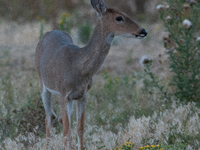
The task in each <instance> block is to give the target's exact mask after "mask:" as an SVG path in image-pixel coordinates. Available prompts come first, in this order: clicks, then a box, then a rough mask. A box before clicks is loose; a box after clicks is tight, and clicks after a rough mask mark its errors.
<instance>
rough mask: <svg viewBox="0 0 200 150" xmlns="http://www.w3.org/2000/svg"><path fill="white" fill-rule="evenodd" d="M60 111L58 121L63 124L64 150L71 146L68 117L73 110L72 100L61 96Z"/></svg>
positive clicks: (68, 149)
mask: <svg viewBox="0 0 200 150" xmlns="http://www.w3.org/2000/svg"><path fill="white" fill-rule="evenodd" d="M60 104H61V112H62V116H61V117H60V119H59V121H60V122H61V123H62V125H63V137H64V150H70V149H73V148H72V137H71V124H70V117H71V112H72V110H73V104H74V101H73V100H68V99H67V98H66V97H63V96H61V103H60Z"/></svg>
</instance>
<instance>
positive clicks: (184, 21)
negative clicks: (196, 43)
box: [183, 19, 192, 29]
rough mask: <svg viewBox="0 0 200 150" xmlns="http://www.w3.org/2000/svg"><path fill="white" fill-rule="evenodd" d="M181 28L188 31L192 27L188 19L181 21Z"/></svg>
mask: <svg viewBox="0 0 200 150" xmlns="http://www.w3.org/2000/svg"><path fill="white" fill-rule="evenodd" d="M183 27H184V28H186V29H189V28H191V27H192V23H191V22H190V21H189V20H188V19H185V20H183Z"/></svg>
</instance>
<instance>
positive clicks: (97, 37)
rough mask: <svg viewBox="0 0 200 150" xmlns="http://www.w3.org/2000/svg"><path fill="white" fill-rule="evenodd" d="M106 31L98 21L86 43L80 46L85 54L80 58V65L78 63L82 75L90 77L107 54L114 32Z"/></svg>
mask: <svg viewBox="0 0 200 150" xmlns="http://www.w3.org/2000/svg"><path fill="white" fill-rule="evenodd" d="M106 31H107V30H106V28H105V27H104V26H103V25H102V23H101V21H99V22H98V24H97V26H96V27H95V29H94V32H93V34H92V37H91V38H90V40H89V42H88V44H87V45H86V46H85V47H83V48H82V50H83V52H84V54H85V55H84V56H83V58H82V60H81V64H82V65H80V66H82V68H81V71H82V72H81V74H82V75H84V76H85V75H86V76H88V77H89V78H91V77H92V76H93V75H94V74H95V73H96V72H97V71H98V70H99V68H100V67H101V65H102V64H103V62H104V60H105V58H106V56H107V55H108V52H109V49H110V46H111V44H112V40H113V38H114V34H112V33H109V32H106Z"/></svg>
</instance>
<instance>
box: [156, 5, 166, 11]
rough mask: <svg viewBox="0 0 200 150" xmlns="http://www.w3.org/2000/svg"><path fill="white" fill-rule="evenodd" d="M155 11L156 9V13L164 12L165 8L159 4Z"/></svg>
mask: <svg viewBox="0 0 200 150" xmlns="http://www.w3.org/2000/svg"><path fill="white" fill-rule="evenodd" d="M156 9H157V10H158V11H161V10H164V9H165V6H163V5H161V4H159V5H157V7H156Z"/></svg>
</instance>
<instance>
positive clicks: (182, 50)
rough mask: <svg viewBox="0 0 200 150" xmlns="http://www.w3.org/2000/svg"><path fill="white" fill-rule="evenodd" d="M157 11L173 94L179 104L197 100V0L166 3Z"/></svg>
mask: <svg viewBox="0 0 200 150" xmlns="http://www.w3.org/2000/svg"><path fill="white" fill-rule="evenodd" d="M165 1H166V2H167V4H168V5H167V6H163V5H158V6H157V10H158V11H159V15H160V18H161V20H162V21H163V22H164V26H165V28H166V31H167V34H166V35H165V36H164V37H163V41H164V47H165V48H166V53H167V54H169V57H168V58H169V68H170V71H171V72H172V78H171V81H170V83H169V86H171V87H173V89H174V90H173V93H172V95H173V96H175V97H176V99H180V100H181V101H184V100H186V101H187V102H188V101H191V100H192V101H197V100H198V99H199V98H200V94H199V92H198V91H199V89H200V88H199V87H200V80H199V75H200V69H199V68H200V42H199V39H200V38H199V36H200V32H199V28H200V26H199V24H200V19H199V18H200V9H199V8H200V1H196V0H187V1H186V0H165Z"/></svg>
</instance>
